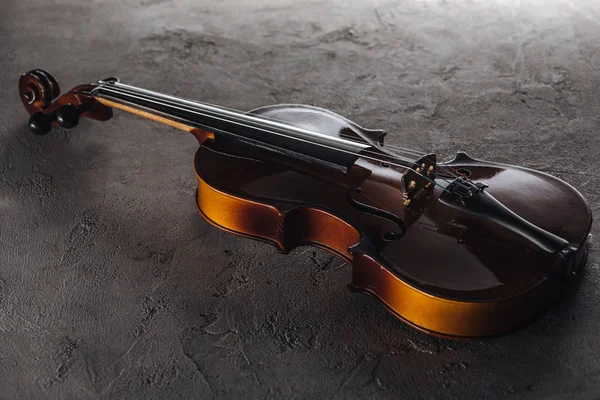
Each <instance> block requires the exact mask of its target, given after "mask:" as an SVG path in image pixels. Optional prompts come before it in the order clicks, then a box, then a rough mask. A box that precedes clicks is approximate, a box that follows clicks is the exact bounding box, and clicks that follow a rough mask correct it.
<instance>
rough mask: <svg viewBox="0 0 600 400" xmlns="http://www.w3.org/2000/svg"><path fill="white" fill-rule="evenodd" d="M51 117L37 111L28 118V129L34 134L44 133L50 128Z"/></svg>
mask: <svg viewBox="0 0 600 400" xmlns="http://www.w3.org/2000/svg"><path fill="white" fill-rule="evenodd" d="M52 121H53V118H52V117H51V116H49V115H47V114H44V113H43V112H41V111H40V112H37V113H35V114H33V115H32V116H31V117H30V118H29V129H30V130H31V132H33V134H34V135H45V134H47V133H48V132H50V130H51V129H52Z"/></svg>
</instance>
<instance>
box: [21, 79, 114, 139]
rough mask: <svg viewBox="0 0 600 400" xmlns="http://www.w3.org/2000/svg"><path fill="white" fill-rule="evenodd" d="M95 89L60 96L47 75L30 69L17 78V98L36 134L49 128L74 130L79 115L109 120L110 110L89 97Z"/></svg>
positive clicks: (84, 88) (79, 88)
mask: <svg viewBox="0 0 600 400" xmlns="http://www.w3.org/2000/svg"><path fill="white" fill-rule="evenodd" d="M95 86H96V85H81V86H77V87H75V88H73V89H71V90H70V91H69V92H67V93H65V94H63V95H60V87H59V85H58V82H57V81H56V79H54V77H53V76H52V75H51V74H49V73H48V72H46V71H44V70H41V69H34V70H31V71H29V72H27V73H24V74H23V75H21V78H20V79H19V95H20V97H21V101H22V102H23V105H24V106H25V109H26V110H27V112H29V114H30V115H31V117H30V118H29V129H31V131H32V132H33V133H34V134H36V135H45V134H47V133H48V132H50V130H51V129H52V126H53V125H60V126H61V127H63V128H65V129H71V128H74V127H75V126H76V125H77V124H78V123H79V117H80V116H84V117H88V118H92V119H95V120H99V121H106V120H108V119H110V118H112V114H113V113H112V109H111V108H110V107H106V106H105V105H103V104H101V103H100V102H98V100H96V99H95V98H94V97H93V96H92V95H91V93H90V92H91V90H92V89H93V88H94V87H95Z"/></svg>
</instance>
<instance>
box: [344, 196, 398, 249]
mask: <svg viewBox="0 0 600 400" xmlns="http://www.w3.org/2000/svg"><path fill="white" fill-rule="evenodd" d="M360 192H361V188H356V189H353V190H349V191H348V193H347V194H346V201H348V204H350V205H351V206H352V207H354V208H355V209H357V210H359V211H361V212H364V213H366V214H370V215H374V216H377V217H380V218H384V219H387V220H388V221H390V222H393V223H394V224H395V225H397V226H398V232H385V233H383V235H382V238H383V240H385V241H386V242H390V241H394V240H398V239H400V238H401V237H402V236H404V234H405V233H406V223H405V222H404V220H402V218H400V217H398V216H397V215H395V214H392V213H391V212H389V211H385V210H382V209H379V208H377V207H373V206H370V205H368V204H365V203H362V202H360V201H358V200H356V199H355V198H353V197H352V194H354V193H357V194H358V193H360Z"/></svg>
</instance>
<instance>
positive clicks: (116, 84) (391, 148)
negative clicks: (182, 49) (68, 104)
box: [101, 82, 461, 178]
mask: <svg viewBox="0 0 600 400" xmlns="http://www.w3.org/2000/svg"><path fill="white" fill-rule="evenodd" d="M101 83H102V85H105V84H107V83H109V82H101ZM109 84H111V86H113V87H116V88H118V89H119V90H124V89H125V90H129V91H131V92H134V93H137V94H142V93H144V95H145V96H149V95H155V96H166V97H172V100H170V102H171V104H173V103H174V102H175V101H188V102H190V103H192V104H197V105H205V106H209V107H213V108H215V109H217V110H225V111H229V112H230V113H233V114H234V115H235V114H237V118H242V117H243V116H247V115H251V114H250V113H248V112H241V111H239V110H235V109H233V108H229V107H224V106H218V105H214V104H211V103H206V102H199V101H196V100H189V99H184V98H181V97H173V96H169V95H163V94H161V93H156V92H153V91H150V90H146V89H141V88H137V87H135V86H130V85H126V84H123V83H120V82H114V83H109ZM140 92H142V93H140ZM146 93H147V94H146ZM167 101H169V100H167ZM175 104H177V103H175ZM283 105H285V104H283ZM289 106H294V105H293V104H289ZM310 107H312V108H314V109H318V110H322V111H324V112H330V111H328V110H326V109H323V108H320V107H315V106H310ZM259 109H260V108H259ZM203 111H204V112H208V111H207V110H203ZM336 115H337V114H336ZM213 116H214V113H213ZM251 116H252V117H253V118H257V117H258V118H259V119H261V120H263V121H265V122H268V121H272V122H274V123H277V124H283V125H286V123H285V121H281V120H278V119H276V118H273V117H268V116H264V115H258V116H256V115H251ZM338 117H340V118H342V119H343V120H346V121H347V122H348V123H349V124H351V125H356V123H354V122H352V121H350V120H348V119H347V118H345V117H343V116H341V115H338ZM363 129H364V128H363ZM340 137H342V138H344V139H345V140H348V141H352V142H355V143H360V144H364V142H363V141H360V140H357V138H355V137H353V136H350V135H347V134H343V133H341V132H340ZM374 147H376V148H377V146H374ZM379 150H380V151H383V152H384V153H389V151H391V152H392V155H393V156H394V157H396V158H398V159H404V157H401V156H399V154H397V153H398V152H400V153H405V154H411V155H413V156H421V155H422V154H423V153H425V152H424V151H420V152H419V151H417V150H414V149H408V148H405V147H400V146H394V145H387V146H385V149H384V148H383V147H381V148H379ZM387 150H389V151H387ZM363 152H368V153H371V154H374V155H379V153H377V152H374V151H372V150H368V149H365V150H363ZM424 159H425V160H427V161H429V162H431V163H433V164H436V165H437V166H438V167H442V169H444V170H446V171H447V172H448V173H449V174H450V175H452V176H453V177H455V178H457V177H458V176H460V175H461V174H460V173H459V172H458V171H456V170H455V169H454V168H452V167H450V166H448V165H446V163H444V162H434V161H433V160H431V159H430V158H429V157H425V158H424ZM404 161H409V162H412V161H410V160H404ZM413 163H414V162H413Z"/></svg>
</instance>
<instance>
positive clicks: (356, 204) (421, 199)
mask: <svg viewBox="0 0 600 400" xmlns="http://www.w3.org/2000/svg"><path fill="white" fill-rule="evenodd" d="M93 88H94V85H83V86H78V87H76V88H74V89H72V90H71V91H69V92H68V93H66V94H64V95H62V96H61V95H60V89H59V87H58V83H57V82H56V81H55V80H54V78H52V76H51V75H49V74H48V73H46V72H44V71H42V70H33V71H30V72H29V73H27V74H23V75H22V77H21V80H20V82H19V91H20V95H21V99H22V101H23V104H24V106H25V108H26V109H27V111H28V112H29V113H30V114H32V115H35V114H37V113H40V112H42V113H44V114H46V115H49V116H51V115H53V114H54V113H57V112H60V110H61V109H62V107H64V106H67V105H70V106H74V107H76V108H78V109H80V110H82V114H81V115H83V116H87V117H90V118H94V119H98V120H106V119H108V118H110V117H111V116H112V108H119V109H122V110H124V111H127V112H131V113H134V114H137V115H140V116H142V117H145V118H150V119H152V120H155V121H158V122H161V123H164V124H167V125H170V126H173V127H176V128H178V129H183V130H185V131H187V132H190V133H192V134H193V135H194V136H195V137H196V138H197V139H198V142H199V144H200V148H199V149H198V151H197V152H196V157H195V171H196V174H197V179H198V191H197V196H196V200H197V206H198V210H199V212H200V214H201V215H202V216H203V217H204V218H205V219H206V220H207V221H208V222H210V223H211V224H213V225H215V226H217V227H219V228H220V229H223V230H226V231H228V232H231V233H234V234H238V235H242V236H245V237H249V238H254V239H258V240H263V241H266V242H269V243H271V244H273V245H274V246H276V247H277V248H278V249H279V250H280V251H282V252H287V251H290V250H291V249H293V248H295V247H298V246H302V245H312V246H318V247H321V248H324V249H326V250H328V251H330V252H332V253H333V254H335V255H337V256H339V257H340V258H342V259H343V260H346V261H348V262H350V263H351V264H352V271H353V273H352V282H351V284H350V288H351V289H352V290H356V291H359V292H363V293H366V294H369V295H372V296H374V297H375V298H376V299H377V300H379V301H380V302H381V303H382V304H384V305H385V306H386V307H387V308H388V309H389V310H390V311H392V312H393V313H394V314H395V315H397V316H398V317H400V318H401V319H403V320H405V321H406V322H408V323H409V324H411V325H413V326H415V327H417V328H418V329H422V330H424V331H426V332H428V333H432V334H436V335H443V336H451V337H476V336H484V335H491V334H497V333H500V332H503V331H506V330H509V329H512V328H514V327H516V326H519V325H520V324H522V323H524V322H526V321H528V320H529V319H531V318H532V317H533V316H535V315H537V314H538V313H540V312H542V311H543V310H544V309H545V308H546V307H547V306H548V305H549V304H550V303H551V302H552V301H554V300H555V299H556V298H557V296H558V295H559V293H560V291H561V289H562V288H564V287H565V286H566V284H568V283H569V282H570V281H571V280H572V279H573V278H572V275H557V274H556V273H555V271H563V270H564V271H570V268H567V267H566V266H567V264H566V263H567V261H566V259H565V258H563V257H562V256H561V255H560V254H559V253H552V252H548V251H546V252H544V251H542V250H541V249H540V246H536V245H535V244H534V241H532V240H528V239H527V238H526V237H525V236H524V235H522V234H519V231H518V230H515V229H511V228H509V227H506V226H501V225H499V224H497V223H494V222H492V220H491V219H488V218H482V217H480V216H478V215H475V214H473V213H469V212H465V211H464V209H460V208H456V207H452V206H449V205H448V204H447V203H444V202H442V201H440V196H441V194H442V191H443V190H445V189H443V188H440V187H439V186H433V187H431V188H430V189H423V190H419V191H418V193H416V194H414V196H413V194H411V195H410V201H408V202H407V201H406V199H407V190H414V187H413V189H410V187H409V188H407V186H410V184H411V178H409V179H408V184H407V176H411V174H412V175H413V176H417V175H415V174H420V172H419V171H417V170H415V169H412V167H411V165H414V163H412V162H408V163H405V164H400V163H398V164H394V163H391V162H389V161H390V160H393V155H391V154H388V153H387V152H386V151H385V148H384V147H382V146H383V135H384V132H382V131H374V130H367V129H364V128H361V127H359V126H358V125H356V124H354V123H353V122H351V121H348V120H347V119H345V118H343V117H341V116H338V115H336V114H334V113H332V112H330V111H327V110H320V109H315V108H314V107H303V106H298V105H283V106H272V107H264V108H261V109H257V110H255V111H253V114H255V115H259V116H263V117H267V118H276V119H277V120H278V121H281V122H284V123H287V124H288V125H291V126H295V127H300V128H305V129H309V130H314V131H317V132H319V133H321V134H326V135H330V136H335V137H339V138H341V137H345V138H347V137H349V136H350V137H352V138H353V139H354V140H363V141H364V143H369V144H375V150H376V152H375V153H372V152H367V151H366V150H365V151H361V153H360V154H359V156H358V158H357V160H356V162H355V164H354V165H353V166H351V168H348V169H347V170H344V171H342V170H340V169H339V168H329V167H328V166H327V165H323V164H322V163H315V162H314V161H311V159H310V158H302V157H299V158H296V157H293V156H290V154H289V153H285V152H281V151H274V149H272V148H268V147H267V148H265V147H260V146H256V145H254V144H249V143H244V142H241V141H239V140H237V139H232V138H231V137H228V136H226V135H217V134H213V133H211V132H207V131H204V130H202V129H199V128H198V127H197V126H194V125H193V124H190V123H186V121H182V120H181V118H176V117H173V116H170V115H167V114H165V113H164V112H162V113H158V112H155V110H151V109H147V108H144V107H136V105H135V104H123V103H120V102H115V101H112V100H110V99H106V98H97V97H94V96H93V95H92V94H91V91H92V89H93ZM44 114H42V117H43V118H46V117H45V116H44ZM42 122H44V121H42ZM188 122H189V121H188ZM44 124H45V127H46V128H48V124H47V122H44ZM63 125H64V124H63ZM46 130H47V129H46ZM365 147H367V146H362V148H365ZM374 154H375V155H376V157H373V155H374ZM421 161H422V162H423V163H424V165H422V166H421V164H420V162H421ZM421 161H419V165H420V166H421V167H422V168H423V169H424V170H425V171H430V170H429V168H430V167H431V168H432V170H431V171H430V172H431V175H429V177H430V178H431V179H436V175H435V173H434V171H433V169H434V168H435V161H434V160H433V155H426V156H423V157H421ZM447 165H448V166H451V167H452V168H454V169H455V170H458V171H460V173H462V174H464V175H466V176H468V177H469V178H470V179H471V180H473V181H476V182H478V183H481V184H484V185H487V186H488V188H486V189H485V190H486V191H487V192H488V193H489V194H491V195H492V196H493V197H495V198H496V199H497V200H498V201H499V202H500V203H501V204H503V205H504V206H506V207H507V208H508V209H509V210H512V212H514V213H516V214H517V215H518V216H520V217H521V218H523V219H524V220H526V221H528V222H529V223H531V224H533V225H535V226H536V227H538V228H541V230H543V231H547V232H549V233H551V234H553V235H556V236H558V238H562V239H564V240H565V241H566V243H567V244H568V245H569V246H571V248H572V249H573V250H572V254H574V257H573V260H574V262H573V264H574V265H575V269H574V272H575V273H577V271H578V269H579V268H580V267H581V265H583V264H584V263H585V259H586V254H587V252H586V245H585V244H586V240H587V237H588V233H589V230H590V227H591V223H592V216H591V211H590V208H589V206H588V205H587V203H586V201H585V200H584V199H583V197H582V196H581V195H580V194H579V192H577V190H575V189H574V188H573V187H571V186H570V185H568V184H567V183H565V182H564V181H562V180H560V179H558V178H555V177H553V176H551V175H548V174H545V173H542V172H539V171H534V170H530V169H526V168H521V167H516V166H511V165H504V164H498V163H492V162H485V161H480V160H474V159H472V158H470V157H469V156H467V155H466V154H465V153H459V154H458V155H457V157H456V158H455V159H454V160H452V161H450V162H448V163H447ZM437 167H438V168H437V170H440V171H441V172H443V170H444V167H443V166H441V165H440V164H439V163H438V165H437ZM415 168H416V167H415ZM437 170H436V171H435V172H436V173H437ZM407 172H409V173H408V174H407ZM418 176H420V175H418ZM442 176H443V174H442ZM451 179H452V178H451ZM427 182H428V181H427V180H426V179H423V180H422V182H421V183H420V184H419V185H420V186H422V187H426V186H428V185H427ZM561 243H562V242H561Z"/></svg>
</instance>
